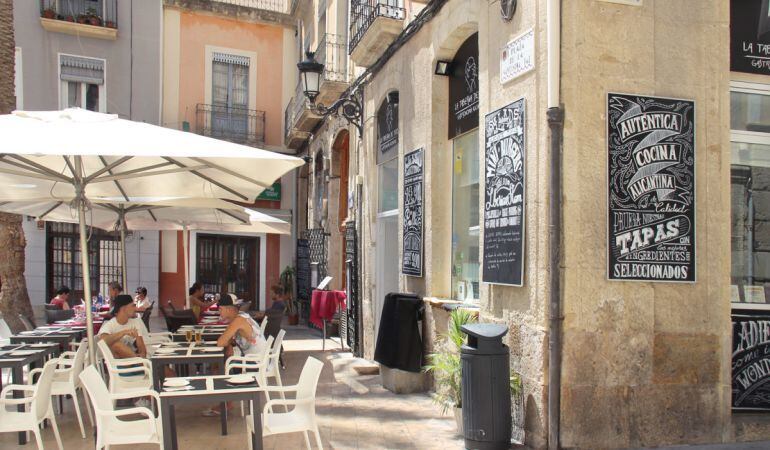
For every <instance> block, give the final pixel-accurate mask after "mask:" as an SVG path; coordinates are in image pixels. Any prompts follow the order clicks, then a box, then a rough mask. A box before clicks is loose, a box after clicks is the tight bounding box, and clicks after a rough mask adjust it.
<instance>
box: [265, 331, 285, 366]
mask: <svg viewBox="0 0 770 450" xmlns="http://www.w3.org/2000/svg"><path fill="white" fill-rule="evenodd" d="M285 335H286V330H281V331H279V332H278V336H276V337H275V341H273V346H272V348H271V350H270V363H269V365H268V367H269V368H271V369H275V370H277V369H278V367H280V364H281V362H280V358H281V345H282V344H283V337H284V336H285Z"/></svg>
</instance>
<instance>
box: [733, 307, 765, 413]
mask: <svg viewBox="0 0 770 450" xmlns="http://www.w3.org/2000/svg"><path fill="white" fill-rule="evenodd" d="M769 313H770V311H748V310H740V311H733V352H732V354H733V360H732V367H733V368H732V382H733V401H732V406H733V410H744V411H756V410H765V411H768V410H770V314H769Z"/></svg>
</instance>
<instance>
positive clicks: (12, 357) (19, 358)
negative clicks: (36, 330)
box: [0, 343, 59, 368]
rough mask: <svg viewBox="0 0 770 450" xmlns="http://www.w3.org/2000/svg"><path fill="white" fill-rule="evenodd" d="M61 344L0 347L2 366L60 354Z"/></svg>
mask: <svg viewBox="0 0 770 450" xmlns="http://www.w3.org/2000/svg"><path fill="white" fill-rule="evenodd" d="M58 352H59V344H56V343H53V344H11V345H4V346H2V347H0V367H2V368H7V367H19V366H26V365H28V364H30V363H33V362H36V361H38V360H42V359H43V358H45V356H46V355H50V354H58Z"/></svg>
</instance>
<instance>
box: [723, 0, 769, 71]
mask: <svg viewBox="0 0 770 450" xmlns="http://www.w3.org/2000/svg"><path fill="white" fill-rule="evenodd" d="M730 70H732V71H735V72H746V73H758V74H760V75H770V0H731V1H730Z"/></svg>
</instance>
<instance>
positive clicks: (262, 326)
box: [259, 316, 267, 336]
mask: <svg viewBox="0 0 770 450" xmlns="http://www.w3.org/2000/svg"><path fill="white" fill-rule="evenodd" d="M266 329H267V316H265V318H264V319H262V323H260V324H259V332H260V333H262V336H264V335H265V330H266Z"/></svg>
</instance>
